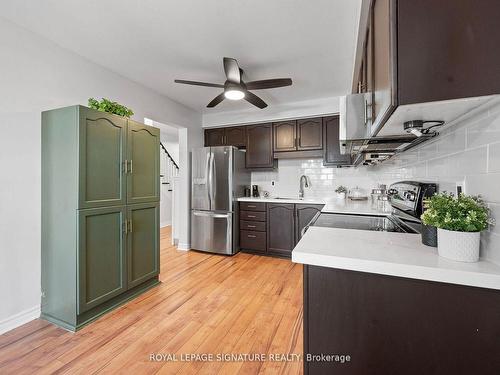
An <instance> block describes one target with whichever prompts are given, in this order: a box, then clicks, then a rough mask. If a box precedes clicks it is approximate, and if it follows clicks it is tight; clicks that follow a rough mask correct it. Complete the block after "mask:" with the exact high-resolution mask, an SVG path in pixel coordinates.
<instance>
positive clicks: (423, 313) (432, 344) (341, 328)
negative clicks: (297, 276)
mask: <svg viewBox="0 0 500 375" xmlns="http://www.w3.org/2000/svg"><path fill="white" fill-rule="evenodd" d="M499 314H500V292H499V291H497V290H491V289H482V288H473V287H468V286H462V285H452V284H446V283H438V282H431V281H423V280H413V279H406V278H399V277H391V276H385V275H375V274H370V273H363V272H354V271H347V270H339V269H334V268H325V267H316V266H307V265H306V266H304V351H305V353H310V354H320V353H338V354H346V355H349V356H350V357H351V361H350V362H349V363H347V362H346V363H344V364H339V363H338V362H337V363H335V362H304V370H305V371H304V373H305V374H306V375H307V374H311V375H312V374H314V375H316V374H342V375H349V374H408V375H420V374H497V373H498V369H499V368H500V356H498V353H499V352H500V340H499V339H498V337H500V319H499ZM457 353H459V354H457ZM422 358H425V360H422Z"/></svg>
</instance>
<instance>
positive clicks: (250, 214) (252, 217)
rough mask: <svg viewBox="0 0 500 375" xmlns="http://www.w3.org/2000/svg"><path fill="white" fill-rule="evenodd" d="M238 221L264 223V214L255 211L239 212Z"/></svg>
mask: <svg viewBox="0 0 500 375" xmlns="http://www.w3.org/2000/svg"><path fill="white" fill-rule="evenodd" d="M240 219H241V220H247V221H266V213H265V212H257V211H241V212H240Z"/></svg>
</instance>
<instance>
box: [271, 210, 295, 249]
mask: <svg viewBox="0 0 500 375" xmlns="http://www.w3.org/2000/svg"><path fill="white" fill-rule="evenodd" d="M294 208H295V205H294V204H291V203H283V204H281V203H268V204H267V233H268V235H267V251H268V252H269V253H274V254H278V255H286V256H290V254H291V252H292V250H293V247H294V246H295V234H294V224H295V220H294Z"/></svg>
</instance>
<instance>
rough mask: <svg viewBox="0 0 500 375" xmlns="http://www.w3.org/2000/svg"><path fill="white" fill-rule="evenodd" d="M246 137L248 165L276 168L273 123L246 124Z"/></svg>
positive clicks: (251, 166) (248, 166) (249, 166)
mask: <svg viewBox="0 0 500 375" xmlns="http://www.w3.org/2000/svg"><path fill="white" fill-rule="evenodd" d="M246 138H247V139H246V145H247V152H246V167H247V168H274V167H275V162H274V158H273V126H272V124H259V125H248V126H246Z"/></svg>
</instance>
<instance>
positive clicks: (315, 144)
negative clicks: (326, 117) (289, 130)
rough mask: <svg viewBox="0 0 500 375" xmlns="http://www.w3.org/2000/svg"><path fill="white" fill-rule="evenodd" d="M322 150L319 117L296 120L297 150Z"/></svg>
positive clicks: (321, 129)
mask: <svg viewBox="0 0 500 375" xmlns="http://www.w3.org/2000/svg"><path fill="white" fill-rule="evenodd" d="M322 148H323V119H322V118H321V117H317V118H309V119H301V120H297V150H299V151H302V150H321V149H322Z"/></svg>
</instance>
